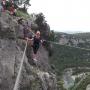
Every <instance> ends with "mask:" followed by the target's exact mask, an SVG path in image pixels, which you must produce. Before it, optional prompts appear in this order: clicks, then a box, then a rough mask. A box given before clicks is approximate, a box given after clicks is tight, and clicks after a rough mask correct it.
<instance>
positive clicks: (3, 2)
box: [2, 0, 6, 12]
mask: <svg viewBox="0 0 90 90" xmlns="http://www.w3.org/2000/svg"><path fill="white" fill-rule="evenodd" d="M2 6H3V12H5V10H6V0H2Z"/></svg>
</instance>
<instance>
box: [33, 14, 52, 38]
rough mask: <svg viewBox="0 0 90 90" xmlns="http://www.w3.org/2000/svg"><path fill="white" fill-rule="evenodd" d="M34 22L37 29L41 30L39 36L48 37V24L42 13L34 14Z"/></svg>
mask: <svg viewBox="0 0 90 90" xmlns="http://www.w3.org/2000/svg"><path fill="white" fill-rule="evenodd" d="M35 23H36V24H37V25H38V30H40V32H41V36H42V37H43V38H45V39H48V37H49V33H50V26H49V24H47V22H46V20H45V16H44V15H43V13H39V14H37V15H36V20H35Z"/></svg>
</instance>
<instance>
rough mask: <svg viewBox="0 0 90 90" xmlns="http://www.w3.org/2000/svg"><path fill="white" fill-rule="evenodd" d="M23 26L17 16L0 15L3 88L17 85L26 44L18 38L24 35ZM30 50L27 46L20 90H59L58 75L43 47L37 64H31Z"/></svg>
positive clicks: (7, 89) (0, 86) (0, 78)
mask: <svg viewBox="0 0 90 90" xmlns="http://www.w3.org/2000/svg"><path fill="white" fill-rule="evenodd" d="M20 27H21V26H20V25H18V23H17V21H16V18H15V17H14V18H13V17H11V16H9V15H8V14H7V13H3V14H2V16H1V17H0V90H13V88H14V84H15V80H16V77H17V74H18V71H19V67H20V63H21V58H22V55H23V50H24V47H25V43H24V42H25V41H24V40H22V39H18V37H19V36H21V37H23V31H22V30H21V31H19V30H20ZM22 28H23V27H22ZM28 50H30V51H29V52H28ZM30 52H31V49H29V48H27V53H26V55H25V57H24V63H23V69H22V73H21V77H20V85H19V90H57V88H56V76H55V75H54V74H53V73H51V72H50V66H49V63H48V53H47V51H46V50H45V49H44V48H43V47H41V48H40V50H39V52H38V56H39V57H37V58H38V60H39V62H38V63H37V66H36V65H35V66H33V65H31V62H32V61H31V56H30ZM44 54H45V55H44Z"/></svg>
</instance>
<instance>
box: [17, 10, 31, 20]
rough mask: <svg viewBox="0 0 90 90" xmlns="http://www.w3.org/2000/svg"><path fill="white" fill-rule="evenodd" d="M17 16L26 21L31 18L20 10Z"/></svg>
mask: <svg viewBox="0 0 90 90" xmlns="http://www.w3.org/2000/svg"><path fill="white" fill-rule="evenodd" d="M16 15H17V16H18V17H23V18H24V19H28V18H30V15H29V14H28V13H24V12H22V11H20V10H17V13H16Z"/></svg>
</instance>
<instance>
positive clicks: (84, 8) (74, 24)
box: [28, 0, 90, 32]
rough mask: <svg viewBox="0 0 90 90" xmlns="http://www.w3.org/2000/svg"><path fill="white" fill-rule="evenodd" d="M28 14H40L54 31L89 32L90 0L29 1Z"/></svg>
mask: <svg viewBox="0 0 90 90" xmlns="http://www.w3.org/2000/svg"><path fill="white" fill-rule="evenodd" d="M30 3H31V7H30V8H29V10H28V11H29V13H39V12H42V13H43V14H44V15H45V17H46V21H47V22H48V24H49V25H50V27H51V29H53V30H56V31H60V32H62V31H68V32H69V31H85V32H86V31H87V32H89V31H90V0H31V1H30Z"/></svg>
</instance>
